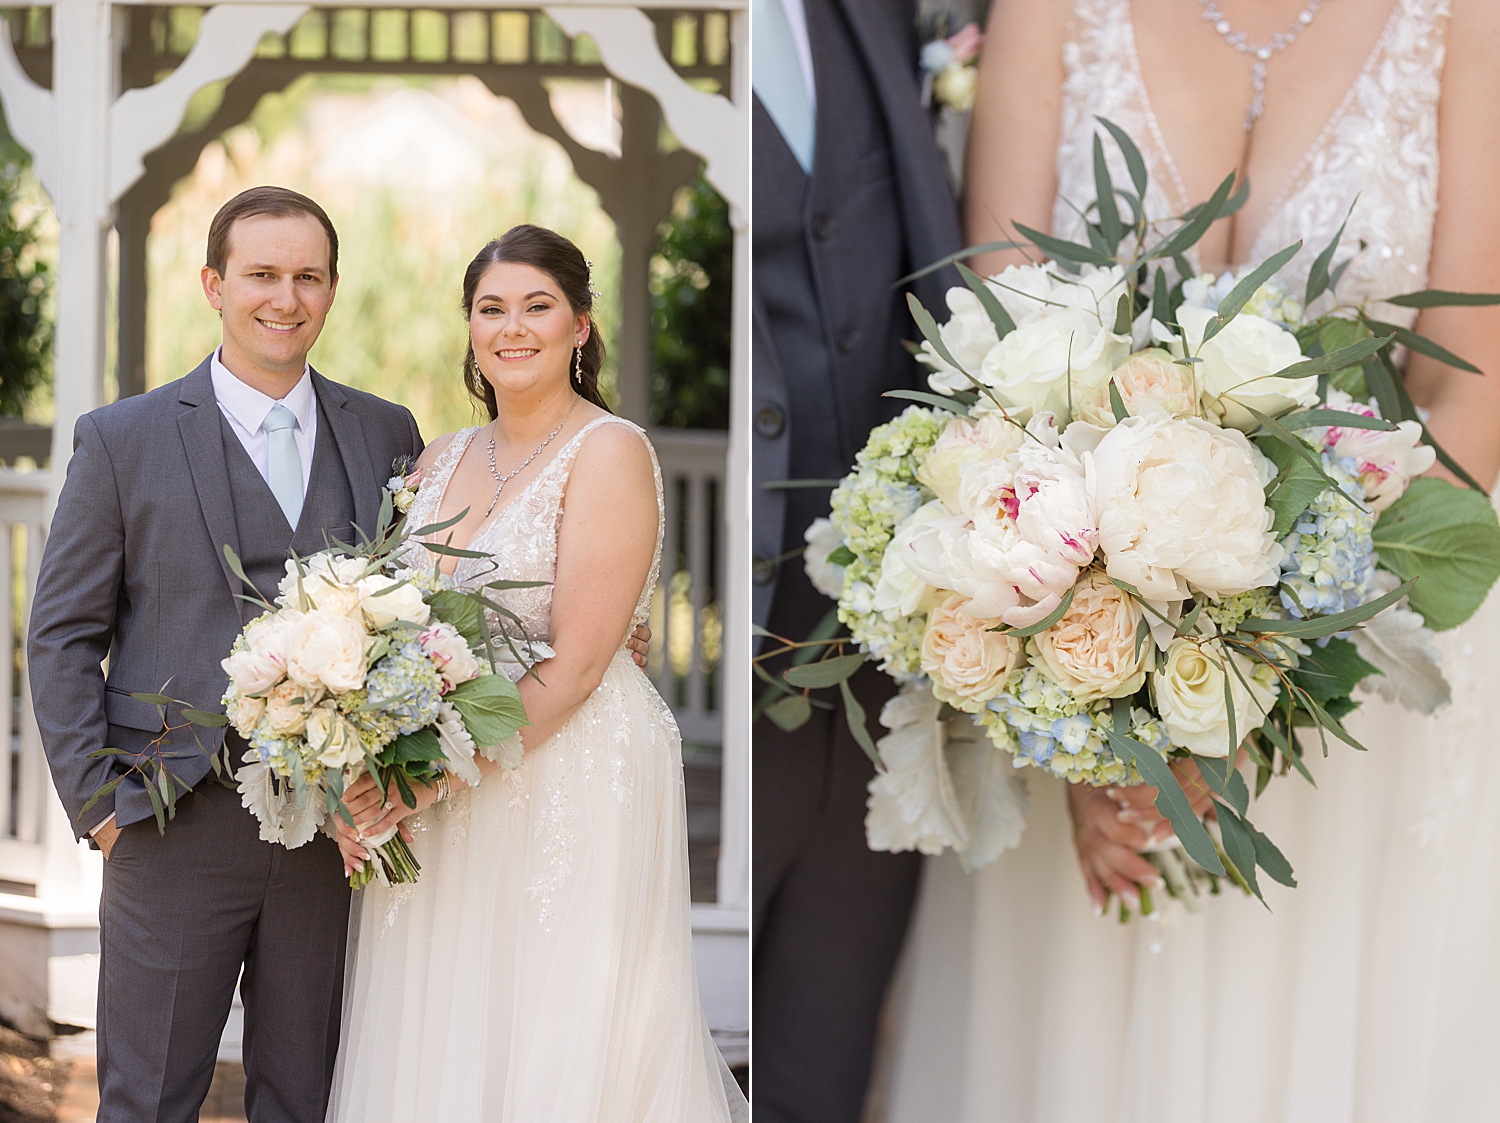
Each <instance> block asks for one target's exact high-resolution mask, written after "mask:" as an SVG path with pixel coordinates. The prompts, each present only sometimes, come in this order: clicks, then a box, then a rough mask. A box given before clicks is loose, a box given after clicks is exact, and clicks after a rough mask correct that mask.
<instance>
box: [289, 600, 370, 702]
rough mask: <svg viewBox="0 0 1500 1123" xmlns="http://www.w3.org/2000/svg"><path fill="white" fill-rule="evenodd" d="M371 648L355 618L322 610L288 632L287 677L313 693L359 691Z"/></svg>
mask: <svg viewBox="0 0 1500 1123" xmlns="http://www.w3.org/2000/svg"><path fill="white" fill-rule="evenodd" d="M369 645H370V640H369V637H368V636H366V634H365V629H364V625H363V624H362V623H361V622H360V621H359V620H357V619H355V618H354V617H351V616H346V615H344V614H343V613H340V612H325V611H323V610H321V609H317V610H314V611H312V612H309V613H306V614H305V615H303V616H302V617H300V618H299V619H298V620H296V621H295V622H294V623H293V624H292V626H291V628H290V629H289V630H288V632H287V641H286V651H287V662H286V673H287V677H288V678H290V679H291V680H292V681H293V682H295V683H298V684H299V685H301V686H305V687H308V688H310V689H314V690H315V689H317V688H318V687H320V686H321V687H327V688H328V689H329V690H332V691H333V692H334V693H336V694H342V693H344V692H345V691H349V690H358V689H359V688H360V687H361V686H363V685H364V682H365V653H366V652H367V651H368V650H369Z"/></svg>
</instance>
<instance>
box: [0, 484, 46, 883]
mask: <svg viewBox="0 0 1500 1123" xmlns="http://www.w3.org/2000/svg"><path fill="white" fill-rule="evenodd" d="M49 484H50V473H47V472H18V471H14V470H12V469H8V468H0V590H5V591H6V593H7V595H4V596H0V892H10V893H20V894H22V895H26V896H34V895H36V893H37V886H38V884H39V883H40V882H41V881H42V879H43V873H44V866H45V846H44V843H45V836H46V818H47V811H48V807H49V804H50V803H51V802H52V800H53V799H54V797H53V795H52V790H51V780H50V777H49V775H48V772H47V760H46V757H45V756H44V755H43V753H42V741H41V737H40V736H39V735H38V733H37V727H36V719H35V717H34V716H33V715H32V711H31V690H30V686H29V684H28V682H27V676H26V627H27V622H28V621H29V620H30V618H31V596H32V593H33V591H34V590H35V589H36V575H37V567H38V566H39V565H40V563H41V560H42V543H43V541H44V539H45V529H44V515H45V512H46V504H47V488H48V486H49Z"/></svg>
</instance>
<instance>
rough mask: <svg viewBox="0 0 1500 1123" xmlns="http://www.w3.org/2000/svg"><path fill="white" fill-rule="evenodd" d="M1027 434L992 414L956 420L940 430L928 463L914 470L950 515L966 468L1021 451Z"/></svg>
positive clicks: (923, 462)
mask: <svg viewBox="0 0 1500 1123" xmlns="http://www.w3.org/2000/svg"><path fill="white" fill-rule="evenodd" d="M1025 440H1026V434H1025V433H1023V432H1022V431H1021V429H1020V428H1019V427H1017V426H1015V425H1012V424H1010V423H1009V422H1008V421H1006V420H1005V418H1003V417H1001V416H1000V415H999V414H998V413H996V412H994V411H991V412H989V413H986V414H983V415H982V416H980V417H977V418H968V417H955V418H954V419H953V420H952V421H950V422H948V424H947V425H945V426H944V427H943V431H942V433H941V434H939V436H938V439H937V442H936V443H935V444H934V445H933V446H932V448H931V450H930V451H929V452H928V453H927V459H926V460H924V461H922V466H921V467H920V468H918V469H917V482H918V483H922V484H925V485H926V486H927V487H928V488H929V489H931V491H932V493H933V494H934V495H936V496H937V497H938V498H939V499H941V500H942V501H943V503H944V505H945V506H947V508H948V509H949V510H950V511H956V510H958V485H959V481H960V479H961V478H962V475H963V469H964V466H965V465H966V464H972V463H973V462H975V461H978V460H999V459H1001V458H1003V457H1005V456H1008V455H1009V454H1010V453H1012V452H1015V451H1016V449H1018V448H1020V447H1021V443H1022V442H1023V441H1025Z"/></svg>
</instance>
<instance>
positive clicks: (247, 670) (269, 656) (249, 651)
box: [219, 612, 291, 696]
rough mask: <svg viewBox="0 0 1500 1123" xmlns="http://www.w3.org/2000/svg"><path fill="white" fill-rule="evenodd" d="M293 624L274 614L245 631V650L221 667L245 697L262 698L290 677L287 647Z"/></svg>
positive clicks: (227, 660) (236, 653)
mask: <svg viewBox="0 0 1500 1123" xmlns="http://www.w3.org/2000/svg"><path fill="white" fill-rule="evenodd" d="M290 628H291V620H290V619H288V617H287V616H285V615H283V614H282V613H279V612H278V613H272V614H269V615H267V616H263V617H261V618H260V619H259V620H255V621H253V622H252V623H251V624H250V626H249V627H247V628H246V629H245V646H244V647H242V648H241V649H240V650H238V651H235V652H232V653H231V654H230V655H229V657H228V658H227V659H225V660H223V661H222V662H221V663H220V664H219V665H220V666H221V667H223V668H224V672H225V673H226V674H227V675H228V676H229V677H230V679H231V680H232V681H233V682H234V688H235V689H236V690H237V691H239V693H240V694H241V695H242V696H243V695H247V694H262V693H264V692H265V691H267V690H269V689H270V688H271V687H273V686H275V685H276V684H277V683H278V682H280V681H281V679H282V676H283V675H285V674H286V643H287V635H288V632H289V631H290Z"/></svg>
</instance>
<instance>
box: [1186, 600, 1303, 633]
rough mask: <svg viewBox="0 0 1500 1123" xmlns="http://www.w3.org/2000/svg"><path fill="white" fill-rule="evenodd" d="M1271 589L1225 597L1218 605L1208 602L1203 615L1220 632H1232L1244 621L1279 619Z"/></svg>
mask: <svg viewBox="0 0 1500 1123" xmlns="http://www.w3.org/2000/svg"><path fill="white" fill-rule="evenodd" d="M1273 592H1274V590H1272V589H1250V590H1248V591H1246V592H1243V593H1235V594H1234V596H1232V597H1225V598H1224V599H1223V600H1222V601H1220V602H1219V603H1218V604H1214V603H1212V602H1209V603H1208V604H1207V605H1205V606H1204V608H1203V614H1204V615H1205V616H1207V617H1208V618H1209V619H1210V620H1212V621H1213V622H1214V623H1215V624H1217V625H1218V626H1219V631H1221V632H1232V631H1234V630H1235V629H1236V628H1238V627H1239V626H1240V625H1241V624H1243V623H1244V622H1245V621H1246V620H1267V619H1280V617H1281V616H1282V615H1283V613H1282V611H1281V606H1280V605H1279V604H1276V603H1275V602H1274V601H1273V600H1272V594H1273Z"/></svg>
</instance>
